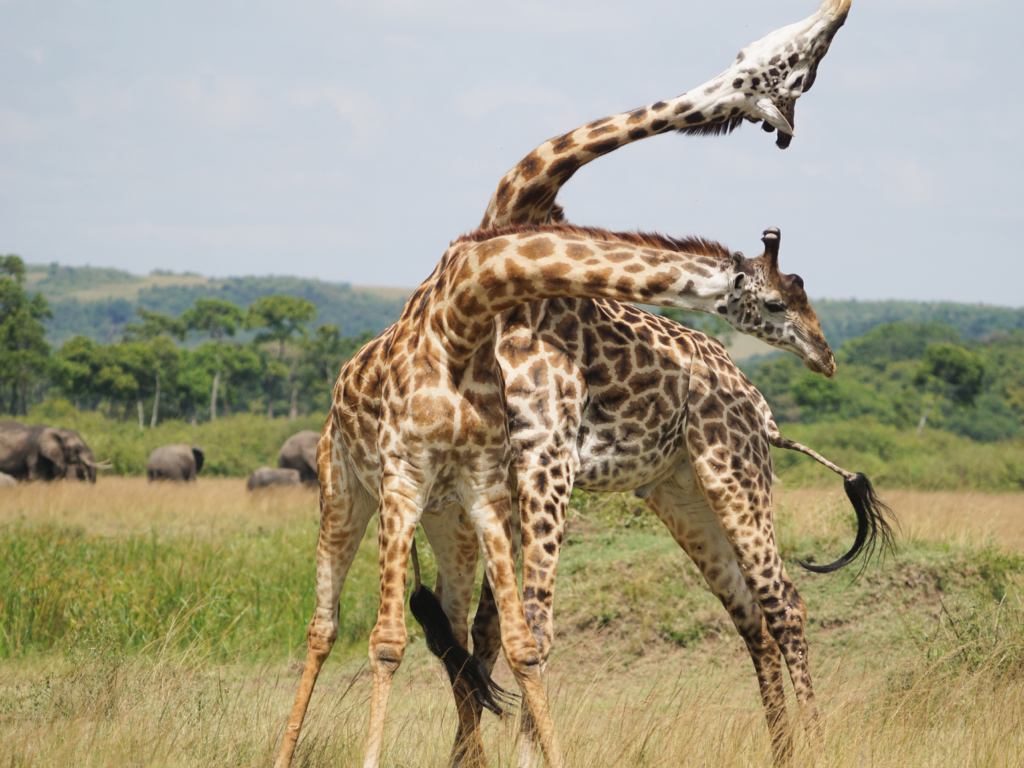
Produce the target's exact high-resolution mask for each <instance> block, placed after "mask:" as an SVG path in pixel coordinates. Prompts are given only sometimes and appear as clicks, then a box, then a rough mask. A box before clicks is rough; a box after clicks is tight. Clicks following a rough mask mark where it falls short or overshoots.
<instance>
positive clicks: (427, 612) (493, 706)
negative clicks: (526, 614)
mask: <svg viewBox="0 0 1024 768" xmlns="http://www.w3.org/2000/svg"><path fill="white" fill-rule="evenodd" d="M409 609H410V610H411V611H412V615H413V616H414V617H415V619H416V621H417V622H419V625H420V626H421V627H423V635H424V637H425V638H426V640H427V648H429V649H430V652H431V653H432V654H434V655H435V656H437V657H438V658H439V659H440V660H441V662H442V663H443V664H444V668H445V669H446V670H447V672H448V678H449V679H450V680H451V681H452V685H454V684H455V681H456V679H458V678H460V677H461V678H462V680H463V681H464V682H465V683H466V684H467V685H468V686H469V688H470V690H471V691H472V692H473V696H474V698H476V700H477V703H479V704H480V706H482V707H484V708H485V709H489V710H490V711H491V712H493V713H494V714H496V715H497V716H498V717H502V716H504V715H505V714H506V709H507V708H508V707H510V706H512V705H513V704H514V703H515V701H516V699H517V698H518V697H517V696H516V694H514V693H510V692H509V691H506V690H505V689H504V688H502V687H501V686H499V685H498V684H497V683H495V682H494V681H493V680H491V676H490V675H489V674H487V669H486V668H485V667H484V665H483V663H482V662H481V661H480V659H478V658H476V656H471V655H470V654H469V651H467V650H466V649H465V648H463V647H462V646H461V645H460V644H459V642H458V641H457V640H456V639H455V633H454V632H452V625H451V622H450V621H448V615H447V614H446V613H445V612H444V609H443V608H442V607H441V603H440V601H439V600H438V599H437V597H436V596H435V595H434V593H433V592H431V591H430V590H429V589H427V588H426V587H424V586H420V588H419V589H417V590H416V591H415V592H413V593H412V595H411V596H410V597H409Z"/></svg>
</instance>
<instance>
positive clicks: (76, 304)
mask: <svg viewBox="0 0 1024 768" xmlns="http://www.w3.org/2000/svg"><path fill="white" fill-rule="evenodd" d="M152 274H153V275H155V276H156V279H153V278H150V277H139V276H137V275H131V274H129V273H127V272H122V271H120V270H116V269H105V268H96V267H63V266H60V265H57V264H52V265H30V266H29V267H28V281H29V283H30V285H31V287H32V289H33V290H38V291H40V292H41V293H42V294H43V295H44V296H46V298H47V299H48V300H49V302H50V304H51V306H52V308H53V312H54V316H53V318H52V319H50V320H49V321H48V322H47V323H46V328H47V338H48V339H49V341H50V342H51V343H52V344H55V345H60V344H62V343H63V342H65V341H66V340H67V339H70V338H71V337H73V336H75V335H78V334H82V335H84V336H88V337H89V338H91V339H92V340H93V341H99V342H109V341H111V340H113V339H116V338H118V337H119V335H120V333H121V329H122V328H123V327H124V325H125V324H126V323H131V322H132V320H133V318H134V315H135V310H136V308H137V307H143V308H145V309H147V310H150V311H153V312H159V313H161V314H164V315H168V316H171V317H177V316H180V315H181V314H182V313H183V312H185V311H186V310H188V309H190V308H191V307H193V306H194V305H195V304H196V302H197V300H209V299H214V300H218V301H223V302H225V303H229V304H233V305H235V306H238V307H240V308H241V309H242V310H243V311H244V310H245V309H246V308H248V307H249V305H251V304H252V303H253V302H254V301H256V299H258V298H260V297H261V296H271V295H274V294H286V295H289V296H294V297H296V298H300V299H305V300H307V301H310V302H312V303H313V304H314V305H316V307H317V309H318V310H319V315H318V316H319V318H320V320H321V322H324V323H327V324H330V325H336V326H338V328H340V330H341V333H342V335H343V336H354V335H356V334H358V333H360V332H362V331H363V330H365V329H372V330H373V331H374V332H376V333H379V332H380V331H382V330H384V329H385V328H386V327H387V326H388V325H390V324H391V323H393V322H394V321H395V320H397V319H398V316H399V315H400V314H401V311H402V307H403V305H404V304H405V299H406V298H407V296H408V294H407V293H406V292H403V291H395V290H375V289H361V288H352V287H351V286H348V285H345V284H338V283H327V282H323V281H321V280H308V279H303V278H295V277H238V278H227V279H223V280H215V279H206V278H200V277H199V276H192V277H189V278H188V279H186V280H182V279H181V278H182V277H183V276H180V275H174V274H173V273H170V272H162V271H159V270H154V272H153V273H152ZM160 278H164V279H160ZM175 278H177V279H175ZM243 338H245V339H246V340H248V339H249V338H251V335H250V334H246V335H245V336H243Z"/></svg>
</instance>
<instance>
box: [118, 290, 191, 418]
mask: <svg viewBox="0 0 1024 768" xmlns="http://www.w3.org/2000/svg"><path fill="white" fill-rule="evenodd" d="M135 314H137V315H138V316H139V317H141V318H142V323H141V324H136V323H130V324H128V325H126V326H125V327H124V338H125V341H136V340H144V341H150V342H152V341H155V340H156V339H158V338H160V337H161V336H171V337H173V338H175V339H177V340H178V341H184V340H185V336H186V335H187V334H188V327H187V326H186V325H185V323H184V322H183V321H182V320H181V319H180V318H174V317H170V316H168V315H162V314H160V313H159V312H150V311H149V310H148V309H143V308H142V307H139V308H138V309H136V310H135ZM164 359H166V356H164V357H155V358H153V361H154V363H155V365H154V368H153V373H152V375H153V377H154V379H155V381H156V386H155V388H154V394H153V419H152V421H151V422H150V428H151V429H152V428H155V427H156V422H157V417H158V414H159V412H160V378H161V375H163V374H166V371H164V370H162V368H161V366H160V363H161V361H162V360H164ZM137 376H140V377H145V373H144V372H143V371H138V373H137ZM138 402H139V429H142V397H141V394H140V396H139V401H138Z"/></svg>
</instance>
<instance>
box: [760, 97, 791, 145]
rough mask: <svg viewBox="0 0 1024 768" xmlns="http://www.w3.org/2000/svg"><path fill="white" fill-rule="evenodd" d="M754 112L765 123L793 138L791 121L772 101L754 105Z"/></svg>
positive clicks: (763, 101) (762, 101)
mask: <svg viewBox="0 0 1024 768" xmlns="http://www.w3.org/2000/svg"><path fill="white" fill-rule="evenodd" d="M754 111H755V112H756V113H757V114H758V115H759V116H760V117H762V118H763V119H764V120H765V122H767V123H768V124H769V125H772V126H774V127H776V128H778V129H779V130H780V131H781V132H782V133H788V134H789V135H790V136H793V135H794V134H793V126H791V125H790V124H789V120H787V119H786V117H785V115H783V114H782V113H781V112H780V111H779V108H778V107H776V106H775V104H773V103H772V100H771V99H760V100H759V101H758V102H757V104H755V105H754Z"/></svg>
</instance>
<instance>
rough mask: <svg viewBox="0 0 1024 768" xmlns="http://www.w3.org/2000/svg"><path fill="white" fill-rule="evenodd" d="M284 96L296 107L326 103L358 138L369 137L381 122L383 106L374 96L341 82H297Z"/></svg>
mask: <svg viewBox="0 0 1024 768" xmlns="http://www.w3.org/2000/svg"><path fill="white" fill-rule="evenodd" d="M288 100H289V102H290V103H292V104H294V105H295V106H298V107H306V108H310V107H316V106H318V105H321V104H326V105H328V106H329V107H330V108H331V109H333V110H334V112H335V113H337V115H338V116H339V117H340V118H341V120H342V122H344V123H346V124H348V125H349V126H350V127H351V129H352V133H353V134H354V135H355V137H356V139H357V140H359V141H360V142H368V141H371V140H372V139H373V137H374V136H376V135H377V134H378V132H379V130H380V127H381V124H382V122H383V109H382V108H381V106H380V104H379V103H378V102H377V100H376V99H374V98H373V97H372V96H370V95H369V94H367V93H366V92H365V91H362V90H360V89H358V88H353V87H352V86H349V85H346V84H345V83H327V84H324V85H308V86H301V87H299V88H295V89H294V90H292V91H291V93H290V94H289V96H288Z"/></svg>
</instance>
